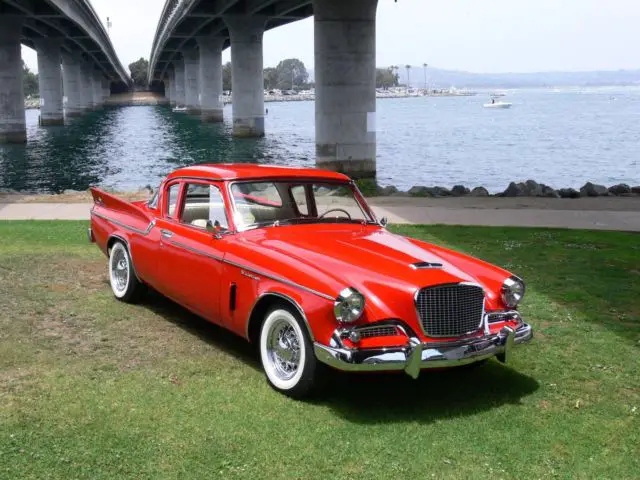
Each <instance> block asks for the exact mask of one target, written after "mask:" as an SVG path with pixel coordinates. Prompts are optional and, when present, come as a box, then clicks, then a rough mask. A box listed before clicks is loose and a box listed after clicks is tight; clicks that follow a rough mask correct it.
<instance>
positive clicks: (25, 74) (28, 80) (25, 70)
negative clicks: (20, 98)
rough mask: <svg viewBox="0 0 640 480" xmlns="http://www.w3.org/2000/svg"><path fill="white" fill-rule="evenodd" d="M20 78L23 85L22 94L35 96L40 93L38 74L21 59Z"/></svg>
mask: <svg viewBox="0 0 640 480" xmlns="http://www.w3.org/2000/svg"><path fill="white" fill-rule="evenodd" d="M22 78H23V80H22V81H23V87H24V96H25V97H29V96H35V95H39V94H40V85H39V83H38V74H36V73H33V72H32V71H31V70H30V69H29V67H27V64H26V63H24V60H22Z"/></svg>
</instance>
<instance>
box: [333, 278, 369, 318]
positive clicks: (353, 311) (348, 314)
mask: <svg viewBox="0 0 640 480" xmlns="http://www.w3.org/2000/svg"><path fill="white" fill-rule="evenodd" d="M364 306H365V299H364V295H362V294H361V293H360V292H359V291H358V290H356V289H355V288H352V287H347V288H345V289H344V290H342V291H341V292H340V294H339V295H338V296H337V297H336V299H335V301H334V302H333V314H334V315H335V317H336V320H337V321H338V322H340V323H353V322H355V321H357V320H358V319H359V318H360V317H362V314H363V313H364Z"/></svg>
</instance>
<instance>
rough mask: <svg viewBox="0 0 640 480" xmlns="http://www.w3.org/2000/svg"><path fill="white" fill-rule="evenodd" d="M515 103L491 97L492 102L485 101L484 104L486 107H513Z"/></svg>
mask: <svg viewBox="0 0 640 480" xmlns="http://www.w3.org/2000/svg"><path fill="white" fill-rule="evenodd" d="M512 105H513V103H509V102H503V101H502V100H498V101H496V99H495V98H492V99H491V103H485V104H484V105H482V106H483V107H484V108H511V106H512Z"/></svg>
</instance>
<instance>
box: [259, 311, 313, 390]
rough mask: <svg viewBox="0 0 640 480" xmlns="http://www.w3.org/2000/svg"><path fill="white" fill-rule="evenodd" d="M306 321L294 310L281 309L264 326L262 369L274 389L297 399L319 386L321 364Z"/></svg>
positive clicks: (261, 336) (261, 355)
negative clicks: (314, 350) (319, 365)
mask: <svg viewBox="0 0 640 480" xmlns="http://www.w3.org/2000/svg"><path fill="white" fill-rule="evenodd" d="M307 332H308V330H307V326H306V324H305V321H304V319H303V317H302V316H301V315H300V314H298V312H296V310H295V309H294V308H287V307H286V306H284V305H282V306H278V307H275V308H273V309H272V310H270V311H269V312H268V313H267V314H266V315H265V319H264V321H263V323H262V328H261V330H260V337H259V346H260V359H261V360H262V368H263V369H264V373H265V374H266V376H267V381H268V382H269V384H270V385H271V387H272V388H274V389H275V390H277V391H278V392H280V393H284V394H285V395H288V396H290V397H293V398H303V397H305V396H307V395H308V394H309V393H310V392H311V391H312V390H313V389H314V388H315V386H316V383H317V382H316V380H317V378H318V369H319V367H318V364H317V361H316V356H315V354H314V352H313V343H312V340H311V339H310V338H309V334H308V333H307Z"/></svg>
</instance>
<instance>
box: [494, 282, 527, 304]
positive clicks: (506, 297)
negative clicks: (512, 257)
mask: <svg viewBox="0 0 640 480" xmlns="http://www.w3.org/2000/svg"><path fill="white" fill-rule="evenodd" d="M525 290H526V287H525V285H524V282H523V281H522V280H521V279H520V278H518V277H516V276H515V275H514V276H511V277H509V278H507V279H506V280H505V281H504V283H503V284H502V288H501V289H500V296H501V298H502V303H504V305H505V306H506V307H509V308H516V307H517V306H518V305H519V304H520V302H522V299H523V298H524V293H525Z"/></svg>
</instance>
